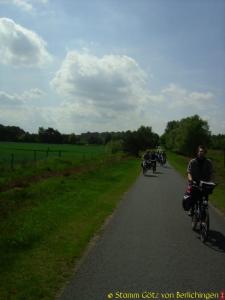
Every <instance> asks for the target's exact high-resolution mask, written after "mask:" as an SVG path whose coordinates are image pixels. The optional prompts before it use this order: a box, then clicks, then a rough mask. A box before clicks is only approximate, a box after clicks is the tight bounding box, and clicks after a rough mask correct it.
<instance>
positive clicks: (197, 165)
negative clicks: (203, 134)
mask: <svg viewBox="0 0 225 300" xmlns="http://www.w3.org/2000/svg"><path fill="white" fill-rule="evenodd" d="M206 153H207V150H206V148H205V147H204V146H202V145H200V146H198V150H197V156H196V158H194V159H191V160H190V162H189V164H188V167H187V176H188V183H189V186H188V191H189V192H190V194H191V196H192V203H193V204H192V207H191V209H190V211H189V215H190V216H192V215H193V207H194V201H195V199H194V195H193V191H192V188H191V186H192V184H193V182H196V183H197V184H199V183H200V181H201V180H203V181H211V180H212V176H213V166H212V163H211V161H210V160H209V159H207V158H206V157H205V155H206Z"/></svg>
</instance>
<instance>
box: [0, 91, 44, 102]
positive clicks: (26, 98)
mask: <svg viewBox="0 0 225 300" xmlns="http://www.w3.org/2000/svg"><path fill="white" fill-rule="evenodd" d="M44 95H45V93H44V92H43V91H41V90H40V89H37V88H34V89H30V90H27V91H24V92H23V93H22V94H9V93H6V92H4V91H0V107H2V106H7V107H16V106H23V105H26V104H28V102H30V101H33V100H38V99H41V98H42V97H43V96H44Z"/></svg>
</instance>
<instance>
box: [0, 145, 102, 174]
mask: <svg viewBox="0 0 225 300" xmlns="http://www.w3.org/2000/svg"><path fill="white" fill-rule="evenodd" d="M105 151H106V148H105V147H104V146H99V145H97V146H96V145H87V146H86V145H84V146H83V145H66V144H51V145H49V144H39V143H13V142H0V168H1V167H2V168H3V167H4V168H7V167H8V168H10V167H11V159H12V154H14V164H15V167H16V166H19V165H23V164H25V163H28V162H32V161H34V160H35V159H36V160H37V161H38V160H43V159H46V158H53V157H59V156H60V155H61V157H63V158H65V159H77V160H80V159H83V158H88V157H95V156H97V155H102V154H104V153H105Z"/></svg>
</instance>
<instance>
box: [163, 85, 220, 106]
mask: <svg viewBox="0 0 225 300" xmlns="http://www.w3.org/2000/svg"><path fill="white" fill-rule="evenodd" d="M161 95H162V96H163V97H164V101H165V102H167V104H168V106H169V107H170V108H179V107H183V108H193V109H194V110H195V109H200V110H201V109H203V110H204V109H205V108H207V109H209V106H210V107H214V105H215V95H214V94H213V93H211V92H205V93H203V92H195V91H194V92H190V91H188V90H186V89H184V88H181V87H180V86H178V85H176V84H174V83H171V84H169V85H168V86H167V87H166V88H164V89H162V90H161Z"/></svg>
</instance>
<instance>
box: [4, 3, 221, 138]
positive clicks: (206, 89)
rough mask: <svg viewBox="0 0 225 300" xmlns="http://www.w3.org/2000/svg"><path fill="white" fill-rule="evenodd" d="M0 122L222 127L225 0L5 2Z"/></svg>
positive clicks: (65, 128)
mask: <svg viewBox="0 0 225 300" xmlns="http://www.w3.org/2000/svg"><path fill="white" fill-rule="evenodd" d="M0 11H1V16H0V123H1V124H4V125H18V126H20V127H22V128H23V129H25V130H28V131H30V132H37V131H38V127H40V126H44V127H54V128H56V129H58V130H60V131H61V132H65V133H70V132H75V133H80V132H85V131H105V130H107V131H120V130H127V129H131V130H133V129H136V128H138V127H139V126H141V125H146V126H152V128H153V130H154V131H155V132H157V133H159V134H161V133H163V131H164V129H165V126H166V124H167V122H168V121H171V120H179V119H181V118H183V117H187V116H190V115H193V114H199V115H200V117H202V118H203V119H204V120H207V121H208V123H209V125H210V129H211V131H212V132H213V133H225V118H224V115H225V1H224V0H81V1H79V0H76V1H70V0H64V1H62V0H61V1H59V0H54V1H53V0H0Z"/></svg>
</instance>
